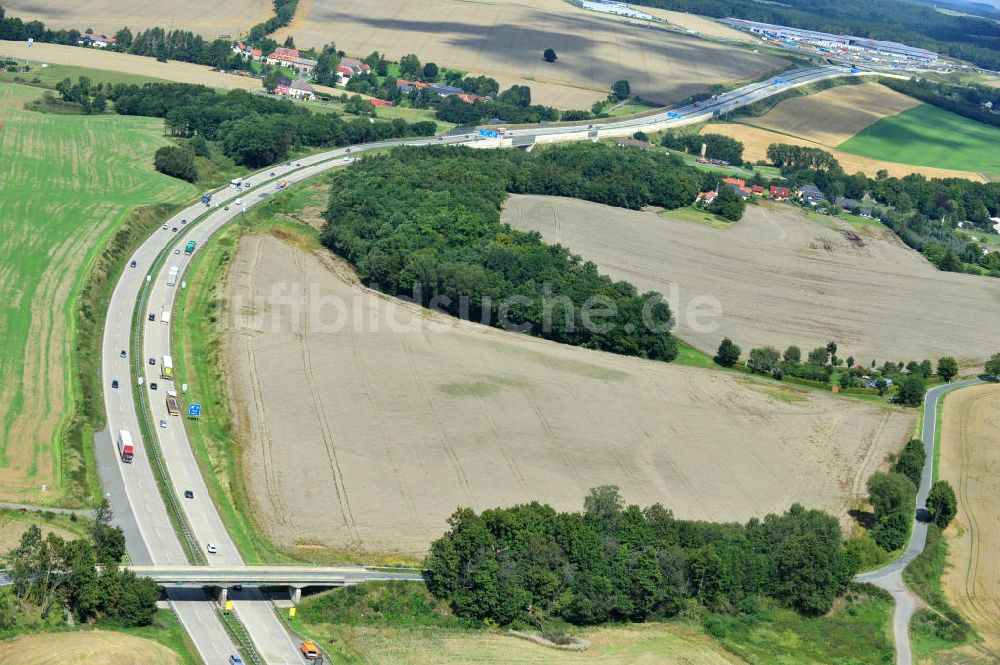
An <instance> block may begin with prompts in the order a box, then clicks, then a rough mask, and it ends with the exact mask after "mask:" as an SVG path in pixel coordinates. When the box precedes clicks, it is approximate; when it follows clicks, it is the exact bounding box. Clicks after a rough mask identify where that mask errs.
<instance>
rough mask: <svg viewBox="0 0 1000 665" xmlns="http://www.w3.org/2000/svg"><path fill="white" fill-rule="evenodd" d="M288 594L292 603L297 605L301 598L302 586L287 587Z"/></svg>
mask: <svg viewBox="0 0 1000 665" xmlns="http://www.w3.org/2000/svg"><path fill="white" fill-rule="evenodd" d="M288 595H289V596H291V597H292V605H298V604H299V602H300V601H301V600H302V587H300V586H291V587H288Z"/></svg>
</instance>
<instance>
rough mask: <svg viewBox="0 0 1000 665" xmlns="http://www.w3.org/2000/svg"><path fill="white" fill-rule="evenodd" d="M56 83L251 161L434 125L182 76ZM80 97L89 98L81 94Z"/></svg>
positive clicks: (423, 131) (427, 132)
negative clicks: (371, 116) (372, 117)
mask: <svg viewBox="0 0 1000 665" xmlns="http://www.w3.org/2000/svg"><path fill="white" fill-rule="evenodd" d="M60 85H62V84H60ZM64 88H65V89H66V90H68V92H67V94H68V95H69V96H68V97H67V99H72V100H74V101H82V102H83V103H89V104H90V105H94V104H95V103H96V100H97V99H98V98H99V97H98V96H100V98H101V99H103V98H105V97H106V99H107V100H109V101H111V102H113V107H114V110H115V111H116V112H118V113H119V114H122V115H144V116H152V117H157V118H163V119H164V123H165V127H166V129H167V131H168V132H169V133H170V134H171V135H173V136H177V137H181V138H193V137H200V138H201V139H204V140H206V141H213V142H217V143H218V144H219V145H220V146H221V148H222V151H223V152H224V153H225V154H226V155H227V156H229V157H230V158H232V159H233V160H234V161H236V162H237V163H238V164H242V165H244V166H249V167H251V168H256V167H260V166H266V165H267V164H273V163H275V162H278V161H281V160H282V159H284V158H285V157H286V156H287V155H288V152H289V151H290V150H292V149H300V148H304V147H330V146H339V145H352V144H357V143H365V142H368V141H375V140H384V139H390V138H400V137H405V136H431V135H433V134H434V133H435V132H436V131H437V126H436V125H435V123H434V122H431V121H421V122H415V123H408V122H406V121H405V120H402V119H399V118H396V119H393V120H391V121H375V122H370V121H369V120H368V119H367V118H354V119H352V120H345V119H344V118H342V117H341V116H339V115H337V114H332V113H312V112H310V111H309V110H308V109H306V108H304V107H302V106H300V105H297V104H295V103H293V102H291V101H288V100H276V99H272V98H269V97H263V96H260V95H254V94H252V93H249V92H247V91H245V90H232V91H229V92H227V93H224V94H223V93H218V92H216V91H215V90H212V89H211V88H207V87H205V86H199V85H190V84H186V83H147V84H145V85H142V86H138V85H125V84H119V85H114V86H110V87H109V86H104V87H93V86H90V85H89V83H87V84H85V83H84V81H83V79H81V81H80V82H79V83H78V84H76V85H70V86H68V87H66V86H64ZM81 95H82V98H81ZM86 99H89V100H90V101H89V102H86V101H83V100H86ZM182 156H183V155H181V154H180V153H177V152H176V151H172V152H170V153H164V154H163V156H162V159H163V160H167V158H168V157H169V158H170V161H171V162H174V161H175V160H177V159H178V158H180V157H182ZM180 177H185V176H183V175H181V176H180ZM185 178H186V177H185Z"/></svg>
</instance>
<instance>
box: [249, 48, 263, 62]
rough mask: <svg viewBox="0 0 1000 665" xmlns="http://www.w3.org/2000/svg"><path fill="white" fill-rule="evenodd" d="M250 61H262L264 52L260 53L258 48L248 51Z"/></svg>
mask: <svg viewBox="0 0 1000 665" xmlns="http://www.w3.org/2000/svg"><path fill="white" fill-rule="evenodd" d="M250 59H251V60H263V59H264V52H263V51H261V50H260V49H259V48H255V49H250Z"/></svg>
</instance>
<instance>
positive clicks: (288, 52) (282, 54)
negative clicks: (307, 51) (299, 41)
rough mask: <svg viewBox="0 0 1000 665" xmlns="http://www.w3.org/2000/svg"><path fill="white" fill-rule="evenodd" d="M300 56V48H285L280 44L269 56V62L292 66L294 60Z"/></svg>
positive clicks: (270, 63)
mask: <svg viewBox="0 0 1000 665" xmlns="http://www.w3.org/2000/svg"><path fill="white" fill-rule="evenodd" d="M298 57H300V56H299V50H298V49H297V48H284V47H283V46H279V47H277V48H276V49H274V53H272V54H271V55H269V56H267V59H266V61H267V64H269V65H278V66H283V67H291V66H292V61H293V60H295V59H296V58H298Z"/></svg>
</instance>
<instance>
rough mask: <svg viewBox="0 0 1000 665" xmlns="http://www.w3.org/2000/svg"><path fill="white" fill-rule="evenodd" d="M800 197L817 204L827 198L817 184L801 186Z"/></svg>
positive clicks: (805, 201)
mask: <svg viewBox="0 0 1000 665" xmlns="http://www.w3.org/2000/svg"><path fill="white" fill-rule="evenodd" d="M798 193H799V198H800V199H801V200H802V201H803V202H804V203H808V204H809V205H816V204H817V203H819V202H820V201H822V200H823V199H825V198H826V195H825V194H823V192H821V191H819V187H817V186H816V185H802V186H801V187H799V192H798Z"/></svg>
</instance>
